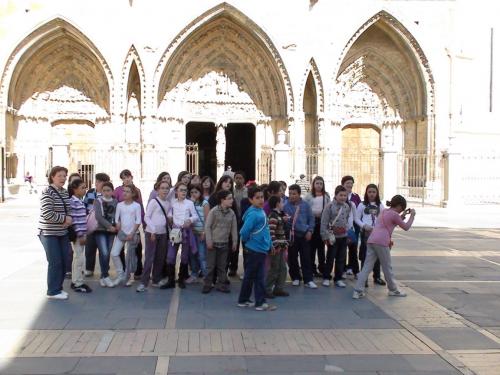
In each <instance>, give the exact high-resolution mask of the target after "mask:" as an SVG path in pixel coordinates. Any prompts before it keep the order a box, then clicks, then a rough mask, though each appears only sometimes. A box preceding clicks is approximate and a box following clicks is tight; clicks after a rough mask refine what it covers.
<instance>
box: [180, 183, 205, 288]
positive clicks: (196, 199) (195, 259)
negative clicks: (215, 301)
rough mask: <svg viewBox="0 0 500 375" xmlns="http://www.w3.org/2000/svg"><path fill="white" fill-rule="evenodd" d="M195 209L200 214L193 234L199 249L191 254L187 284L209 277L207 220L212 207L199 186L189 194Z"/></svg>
mask: <svg viewBox="0 0 500 375" xmlns="http://www.w3.org/2000/svg"><path fill="white" fill-rule="evenodd" d="M189 195H190V197H191V200H192V201H193V203H194V208H195V210H196V213H197V214H198V219H199V220H198V221H196V222H195V223H194V224H193V233H194V237H195V239H196V246H197V248H198V253H197V254H193V253H191V254H189V263H190V265H191V276H190V277H189V279H187V280H186V283H187V284H191V283H194V282H196V281H197V280H198V275H199V273H200V271H201V275H202V276H203V277H205V276H206V275H207V259H206V258H207V248H206V245H205V219H206V218H207V217H208V213H209V211H210V207H209V205H208V202H207V201H206V200H205V199H203V193H202V188H201V187H200V186H199V185H193V186H191V190H190V192H189Z"/></svg>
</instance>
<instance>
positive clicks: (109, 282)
mask: <svg viewBox="0 0 500 375" xmlns="http://www.w3.org/2000/svg"><path fill="white" fill-rule="evenodd" d="M101 280H103V281H104V285H106V286H107V287H108V288H114V287H115V284H113V280H111V279H110V278H109V276H108V277H105V278H104V279H101Z"/></svg>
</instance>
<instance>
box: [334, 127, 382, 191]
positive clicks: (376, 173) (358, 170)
mask: <svg viewBox="0 0 500 375" xmlns="http://www.w3.org/2000/svg"><path fill="white" fill-rule="evenodd" d="M380 164H381V158H380V131H379V129H378V128H376V127H374V126H372V125H369V124H363V125H349V126H346V127H345V128H344V129H343V130H342V175H343V176H345V175H350V176H353V177H354V181H355V183H356V185H355V190H356V191H357V192H358V193H360V194H361V193H362V192H363V191H364V189H365V187H366V185H368V184H376V185H379V186H380V182H381V176H380V171H381V167H380Z"/></svg>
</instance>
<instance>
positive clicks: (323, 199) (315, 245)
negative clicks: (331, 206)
mask: <svg viewBox="0 0 500 375" xmlns="http://www.w3.org/2000/svg"><path fill="white" fill-rule="evenodd" d="M304 200H305V201H306V202H307V203H309V205H310V206H311V209H312V213H313V215H314V232H313V235H312V239H311V267H312V271H313V276H315V277H319V276H322V275H323V271H324V269H325V244H324V243H323V240H322V239H321V233H320V229H321V214H322V213H323V210H324V209H325V207H326V205H327V204H328V203H330V195H329V194H328V193H327V192H326V190H325V180H324V179H323V177H321V176H316V177H314V179H313V181H312V184H311V192H310V193H308V194H307V195H306V197H305V198H304ZM316 253H317V254H318V266H317V267H316Z"/></svg>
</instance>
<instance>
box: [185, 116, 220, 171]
mask: <svg viewBox="0 0 500 375" xmlns="http://www.w3.org/2000/svg"><path fill="white" fill-rule="evenodd" d="M216 134H217V131H216V128H215V124H214V123H212V122H188V123H187V125H186V144H193V143H197V144H198V166H199V168H198V174H199V175H200V176H202V177H203V176H210V177H212V178H213V179H215V178H216V177H217V156H216V154H215V145H216V142H215V136H216Z"/></svg>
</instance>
